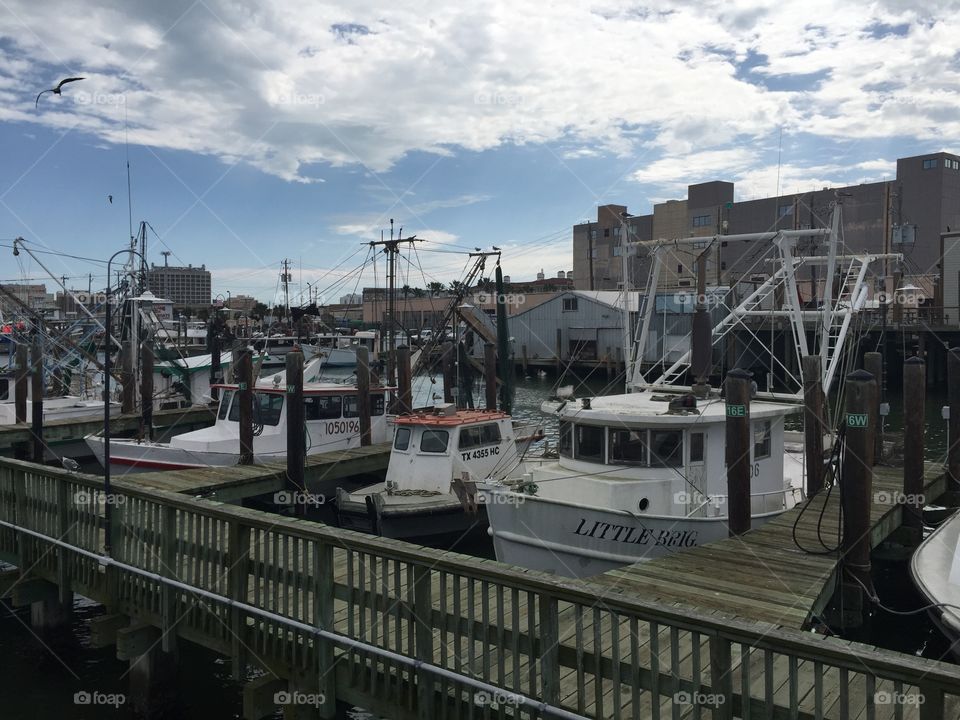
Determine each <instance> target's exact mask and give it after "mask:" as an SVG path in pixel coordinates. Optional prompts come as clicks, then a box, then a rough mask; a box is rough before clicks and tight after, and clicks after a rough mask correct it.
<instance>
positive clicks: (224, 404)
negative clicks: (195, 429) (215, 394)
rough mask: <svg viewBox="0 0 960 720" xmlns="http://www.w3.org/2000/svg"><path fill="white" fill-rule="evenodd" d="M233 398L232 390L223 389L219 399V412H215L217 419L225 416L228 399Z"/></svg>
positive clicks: (228, 404) (228, 406) (228, 403)
mask: <svg viewBox="0 0 960 720" xmlns="http://www.w3.org/2000/svg"><path fill="white" fill-rule="evenodd" d="M231 400H233V390H225V391H224V392H223V398H221V400H220V412H218V413H217V419H218V420H223V419H224V418H225V417H226V416H227V410H229V409H230V401H231Z"/></svg>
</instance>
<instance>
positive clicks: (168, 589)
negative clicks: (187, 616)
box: [160, 505, 180, 653]
mask: <svg viewBox="0 0 960 720" xmlns="http://www.w3.org/2000/svg"><path fill="white" fill-rule="evenodd" d="M160 527H161V528H162V529H161V533H160V574H161V575H163V577H166V578H173V579H179V578H180V572H179V570H180V568H179V558H180V555H179V553H178V552H177V545H178V531H177V509H176V508H175V507H173V506H172V505H164V506H163V508H162V515H161V516H160ZM177 592H178V591H177V590H176V589H174V588H173V587H172V586H170V585H168V584H166V583H164V585H163V593H162V594H163V598H162V603H163V606H162V608H161V611H160V612H161V617H162V620H161V622H162V627H161V630H162V632H163V635H162V636H161V637H162V640H161V647H162V649H163V651H164V652H165V653H173V652H176V650H177Z"/></svg>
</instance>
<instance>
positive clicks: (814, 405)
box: [801, 355, 826, 497]
mask: <svg viewBox="0 0 960 720" xmlns="http://www.w3.org/2000/svg"><path fill="white" fill-rule="evenodd" d="M801 362H802V367H803V437H804V456H805V458H806V467H807V483H806V485H807V486H806V492H807V497H813V496H814V495H816V494H817V493H818V492H820V489H821V488H822V487H823V431H824V429H825V428H826V422H825V418H824V417H823V384H822V382H821V369H820V356H819V355H805V356H804V357H803V359H802V361H801Z"/></svg>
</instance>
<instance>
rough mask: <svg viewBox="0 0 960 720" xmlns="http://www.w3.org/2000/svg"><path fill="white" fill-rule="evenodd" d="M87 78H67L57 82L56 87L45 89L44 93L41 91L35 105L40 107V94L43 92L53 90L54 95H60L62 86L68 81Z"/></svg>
mask: <svg viewBox="0 0 960 720" xmlns="http://www.w3.org/2000/svg"><path fill="white" fill-rule="evenodd" d="M85 79H86V78H82V77H75V78H65V79H63V80H61V81H60V82H58V83H57V86H56V87H54V88H50V89H49V90H44V91H43V92H42V93H40V95H37V101H36V102H35V103H34V106H35V107H40V96H41V95H43V93H48V92H52V93H53V94H54V95H60V88H62V87H63V86H64V85H66V84H67V83H68V82H76V81H77V80H85Z"/></svg>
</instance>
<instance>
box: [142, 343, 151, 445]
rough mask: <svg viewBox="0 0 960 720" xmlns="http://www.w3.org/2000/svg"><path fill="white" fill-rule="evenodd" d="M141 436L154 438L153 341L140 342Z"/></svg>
mask: <svg viewBox="0 0 960 720" xmlns="http://www.w3.org/2000/svg"><path fill="white" fill-rule="evenodd" d="M140 437H145V438H147V439H148V440H153V342H152V341H150V340H144V341H143V342H142V343H141V344H140Z"/></svg>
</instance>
